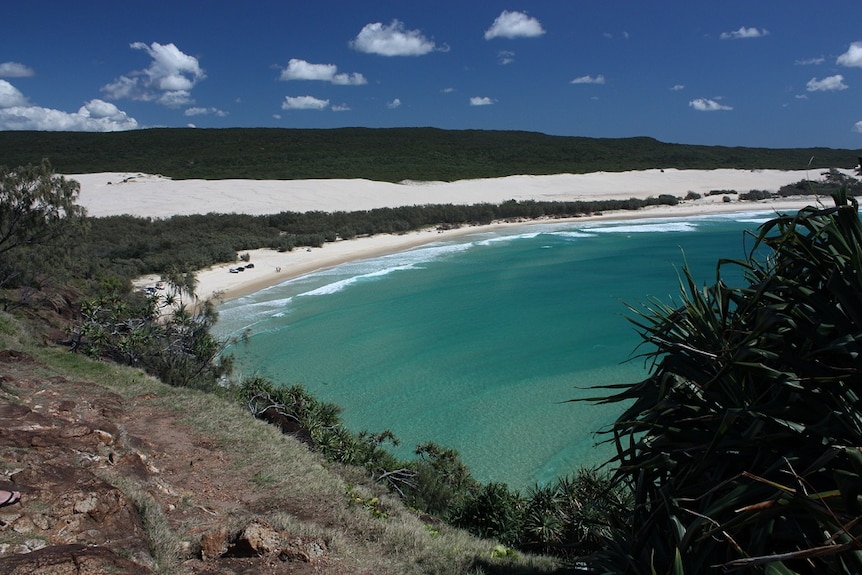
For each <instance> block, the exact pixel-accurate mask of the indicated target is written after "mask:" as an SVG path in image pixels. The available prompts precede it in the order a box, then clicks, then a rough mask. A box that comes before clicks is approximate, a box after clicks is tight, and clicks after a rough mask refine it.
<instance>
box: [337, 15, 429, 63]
mask: <svg viewBox="0 0 862 575" xmlns="http://www.w3.org/2000/svg"><path fill="white" fill-rule="evenodd" d="M350 47H351V48H353V49H354V50H358V51H359V52H365V53H367V54H379V55H380V56H422V55H424V54H427V53H429V52H431V51H432V50H434V48H435V44H434V42H432V41H431V40H428V39H427V38H425V36H423V35H422V32H421V31H419V30H406V29H405V28H404V24H403V23H401V22H399V21H398V20H393V21H392V23H391V24H389V25H388V26H384V25H383V24H382V23H381V22H373V23H371V24H366V25H365V27H364V28H362V30H360V31H359V34H357V36H356V39H355V40H353V41H352V42H350Z"/></svg>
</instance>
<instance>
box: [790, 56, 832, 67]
mask: <svg viewBox="0 0 862 575" xmlns="http://www.w3.org/2000/svg"><path fill="white" fill-rule="evenodd" d="M825 61H826V58H823V57H822V56H821V57H819V58H805V59H803V60H797V61H796V62H794V64H796V65H797V66H818V65H820V64H822V63H823V62H825Z"/></svg>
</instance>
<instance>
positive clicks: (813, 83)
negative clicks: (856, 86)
mask: <svg viewBox="0 0 862 575" xmlns="http://www.w3.org/2000/svg"><path fill="white" fill-rule="evenodd" d="M805 87H806V89H807V90H808V91H809V92H835V91H838V90H846V89H847V84H845V83H844V76H842V75H841V74H836V75H835V76H827V77H825V78H823V79H822V80H818V79H817V78H811V79H810V80H808V83H807V84H806V85H805Z"/></svg>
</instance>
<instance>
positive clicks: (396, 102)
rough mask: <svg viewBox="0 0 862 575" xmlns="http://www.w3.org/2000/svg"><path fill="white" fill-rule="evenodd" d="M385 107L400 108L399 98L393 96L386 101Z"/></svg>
mask: <svg viewBox="0 0 862 575" xmlns="http://www.w3.org/2000/svg"><path fill="white" fill-rule="evenodd" d="M386 107H387V108H389V109H390V110H394V109H395V108H400V107H401V99H400V98H395V99H394V100H392V101H391V102H387V103H386Z"/></svg>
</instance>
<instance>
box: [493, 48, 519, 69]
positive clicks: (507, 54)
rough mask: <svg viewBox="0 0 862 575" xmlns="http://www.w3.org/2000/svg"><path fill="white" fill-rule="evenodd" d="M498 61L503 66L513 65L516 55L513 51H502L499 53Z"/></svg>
mask: <svg viewBox="0 0 862 575" xmlns="http://www.w3.org/2000/svg"><path fill="white" fill-rule="evenodd" d="M497 61H498V62H499V63H500V65H501V66H505V65H506V64H511V63H512V62H514V61H515V53H514V52H512V51H511V50H500V51H499V52H497Z"/></svg>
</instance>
